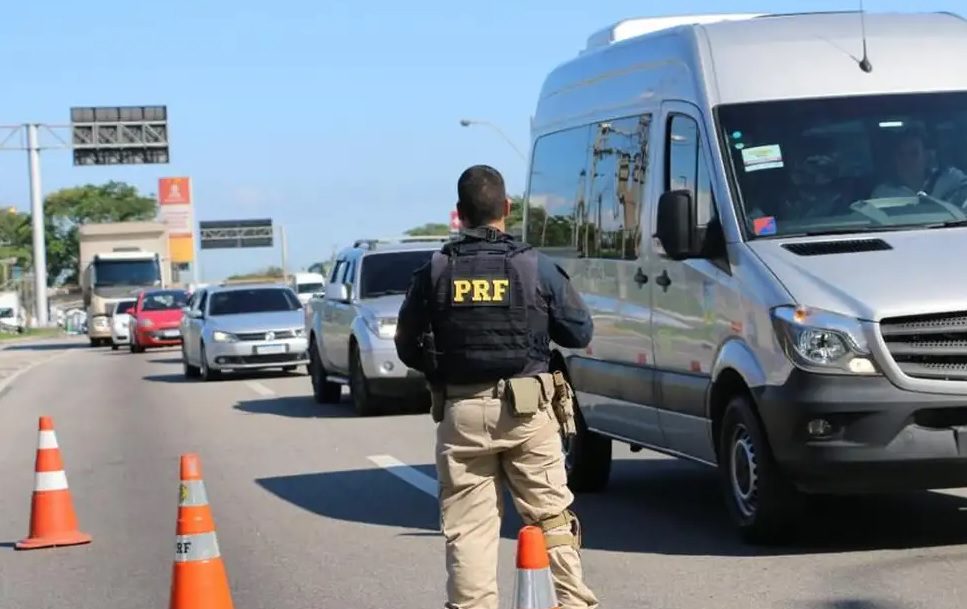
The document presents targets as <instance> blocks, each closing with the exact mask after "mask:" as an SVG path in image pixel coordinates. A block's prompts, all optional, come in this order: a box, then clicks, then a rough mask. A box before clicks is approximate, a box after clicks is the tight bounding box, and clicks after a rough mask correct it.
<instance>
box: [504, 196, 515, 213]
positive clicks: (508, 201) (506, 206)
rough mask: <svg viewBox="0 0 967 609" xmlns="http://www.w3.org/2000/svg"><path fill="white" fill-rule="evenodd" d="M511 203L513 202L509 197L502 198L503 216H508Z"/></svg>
mask: <svg viewBox="0 0 967 609" xmlns="http://www.w3.org/2000/svg"><path fill="white" fill-rule="evenodd" d="M512 205H513V203H512V201H511V199H510V197H507V198H506V199H504V217H505V218H506V217H508V216H510V208H511V206H512Z"/></svg>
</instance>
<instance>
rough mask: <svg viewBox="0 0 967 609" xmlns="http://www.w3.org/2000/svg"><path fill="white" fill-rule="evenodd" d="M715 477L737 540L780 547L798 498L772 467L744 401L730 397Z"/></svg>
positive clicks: (758, 427) (753, 416) (755, 419)
mask: <svg viewBox="0 0 967 609" xmlns="http://www.w3.org/2000/svg"><path fill="white" fill-rule="evenodd" d="M718 461H719V474H720V477H721V482H722V490H723V492H724V494H725V501H726V504H727V505H728V509H729V514H730V515H731V517H732V520H733V522H734V523H735V525H736V526H737V527H738V529H739V533H740V534H741V535H742V537H743V539H744V540H745V541H746V542H749V543H755V544H773V543H781V542H783V541H786V540H787V539H788V534H789V532H790V525H791V524H793V522H794V521H795V517H796V514H797V512H798V509H799V507H800V506H801V496H800V495H799V493H798V492H797V491H796V489H795V487H794V486H793V485H792V483H791V482H790V481H789V480H788V479H787V478H786V477H785V476H784V474H783V472H782V470H781V469H780V468H779V466H778V465H777V464H776V462H775V459H774V458H773V456H772V451H771V450H770V448H769V443H768V442H767V441H766V436H765V433H764V432H763V430H762V425H761V424H760V423H759V419H758V417H757V416H756V414H755V412H754V411H753V409H752V405H751V403H750V402H749V399H748V398H747V397H745V396H736V397H734V398H732V400H731V401H730V402H729V405H728V407H727V408H726V411H725V416H724V417H723V419H722V428H721V434H720V438H719V459H718Z"/></svg>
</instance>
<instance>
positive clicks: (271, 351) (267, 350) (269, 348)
mask: <svg viewBox="0 0 967 609" xmlns="http://www.w3.org/2000/svg"><path fill="white" fill-rule="evenodd" d="M285 351H286V349H285V345H261V346H258V347H255V352H256V353H258V354H259V355H277V354H279V353H285Z"/></svg>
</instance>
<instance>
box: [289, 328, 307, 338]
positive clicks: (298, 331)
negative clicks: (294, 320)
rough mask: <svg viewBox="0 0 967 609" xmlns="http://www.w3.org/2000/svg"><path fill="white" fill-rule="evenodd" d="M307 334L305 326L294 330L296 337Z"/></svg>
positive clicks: (293, 334) (293, 333)
mask: <svg viewBox="0 0 967 609" xmlns="http://www.w3.org/2000/svg"><path fill="white" fill-rule="evenodd" d="M305 335H306V329H305V328H296V329H295V330H293V331H292V336H295V337H296V338H303V337H305Z"/></svg>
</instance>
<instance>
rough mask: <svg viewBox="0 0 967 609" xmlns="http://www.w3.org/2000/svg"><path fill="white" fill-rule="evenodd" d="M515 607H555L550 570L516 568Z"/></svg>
mask: <svg viewBox="0 0 967 609" xmlns="http://www.w3.org/2000/svg"><path fill="white" fill-rule="evenodd" d="M514 596H515V597H516V599H517V604H516V605H514V608H515V609H557V607H558V604H557V594H556V593H555V592H554V580H553V579H551V570H550V569H548V568H544V569H518V571H517V590H516V594H515V595H514Z"/></svg>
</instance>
